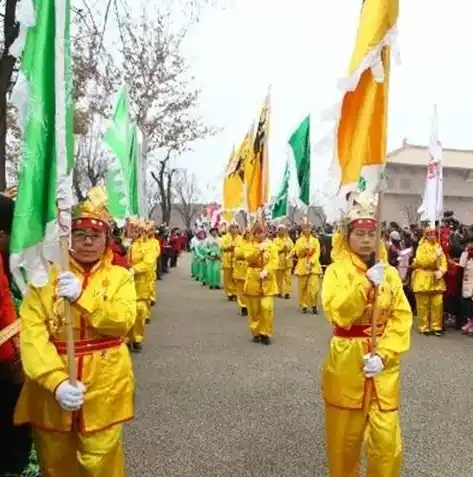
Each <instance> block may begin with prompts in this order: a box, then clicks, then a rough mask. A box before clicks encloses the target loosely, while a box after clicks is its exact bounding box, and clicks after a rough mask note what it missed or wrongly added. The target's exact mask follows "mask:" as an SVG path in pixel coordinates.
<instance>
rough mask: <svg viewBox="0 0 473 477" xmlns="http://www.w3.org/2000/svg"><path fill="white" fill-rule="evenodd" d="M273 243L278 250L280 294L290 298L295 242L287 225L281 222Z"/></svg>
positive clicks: (277, 272)
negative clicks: (292, 255)
mask: <svg viewBox="0 0 473 477" xmlns="http://www.w3.org/2000/svg"><path fill="white" fill-rule="evenodd" d="M273 244H274V246H275V247H276V250H277V252H278V259H279V260H278V268H277V270H276V281H277V283H278V291H279V296H280V297H284V298H285V299H286V300H288V299H289V298H290V297H291V290H292V265H293V260H292V258H291V255H290V254H291V251H292V249H293V247H294V243H293V241H292V240H291V237H289V234H288V233H287V228H286V226H285V225H283V224H280V225H278V228H277V235H276V237H275V238H274V240H273Z"/></svg>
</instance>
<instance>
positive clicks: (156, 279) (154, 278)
mask: <svg viewBox="0 0 473 477" xmlns="http://www.w3.org/2000/svg"><path fill="white" fill-rule="evenodd" d="M157 281H158V277H157V275H156V270H154V272H153V285H152V287H151V295H150V297H149V299H150V301H151V303H156V284H157Z"/></svg>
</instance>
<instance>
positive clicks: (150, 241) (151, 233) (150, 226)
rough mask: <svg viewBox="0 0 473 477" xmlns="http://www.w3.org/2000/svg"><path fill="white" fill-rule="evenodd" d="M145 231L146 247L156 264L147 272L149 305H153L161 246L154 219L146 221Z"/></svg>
mask: <svg viewBox="0 0 473 477" xmlns="http://www.w3.org/2000/svg"><path fill="white" fill-rule="evenodd" d="M146 232H147V237H146V240H145V244H146V247H147V248H148V250H149V252H148V253H151V255H152V256H153V260H154V262H155V264H156V266H155V267H153V268H152V270H150V271H149V272H148V280H149V286H150V305H151V306H153V305H154V304H155V303H156V287H157V281H158V275H157V269H158V259H159V257H160V256H161V246H160V245H159V240H158V239H157V238H156V224H155V222H154V220H149V221H148V222H147V223H146Z"/></svg>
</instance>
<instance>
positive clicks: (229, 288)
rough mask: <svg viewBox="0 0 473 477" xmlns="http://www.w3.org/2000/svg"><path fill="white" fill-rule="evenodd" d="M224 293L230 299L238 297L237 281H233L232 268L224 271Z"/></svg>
mask: <svg viewBox="0 0 473 477" xmlns="http://www.w3.org/2000/svg"><path fill="white" fill-rule="evenodd" d="M223 291H224V293H225V295H226V296H228V297H233V296H235V295H236V285H235V280H233V270H232V269H231V268H224V269H223Z"/></svg>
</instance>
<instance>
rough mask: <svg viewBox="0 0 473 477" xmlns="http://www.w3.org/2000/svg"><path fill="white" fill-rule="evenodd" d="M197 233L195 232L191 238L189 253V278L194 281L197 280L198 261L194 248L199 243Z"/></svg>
mask: <svg viewBox="0 0 473 477" xmlns="http://www.w3.org/2000/svg"><path fill="white" fill-rule="evenodd" d="M200 240H201V239H200V238H199V232H196V233H195V235H194V236H193V237H192V239H191V242H190V246H189V248H190V251H191V254H192V259H191V278H193V279H194V280H197V281H198V280H199V259H198V258H197V253H196V247H197V246H198V245H199V243H200Z"/></svg>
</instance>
